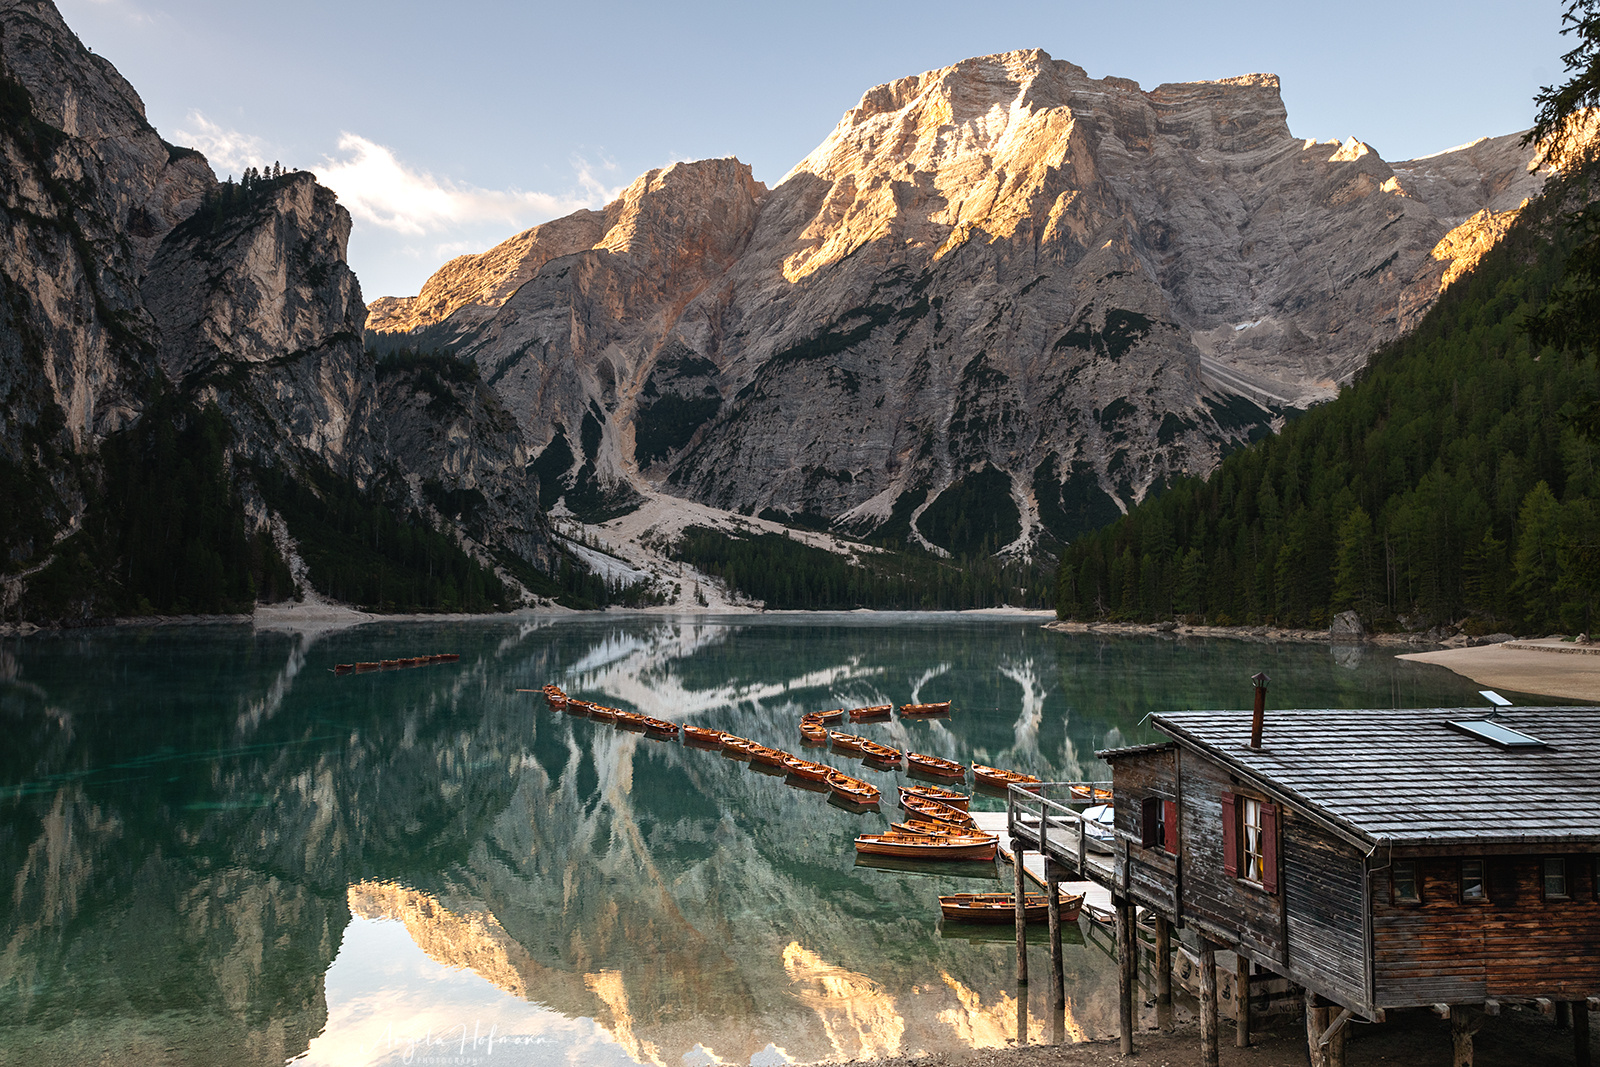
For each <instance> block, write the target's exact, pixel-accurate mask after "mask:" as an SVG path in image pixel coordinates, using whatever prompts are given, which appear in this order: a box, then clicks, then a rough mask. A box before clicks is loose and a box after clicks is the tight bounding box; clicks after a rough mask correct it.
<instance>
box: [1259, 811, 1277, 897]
mask: <svg viewBox="0 0 1600 1067" xmlns="http://www.w3.org/2000/svg"><path fill="white" fill-rule="evenodd" d="M1261 888H1262V889H1265V890H1266V891H1267V892H1269V893H1276V892H1277V891H1278V805H1276V804H1274V803H1272V802H1271V801H1267V800H1263V801H1262V802H1261Z"/></svg>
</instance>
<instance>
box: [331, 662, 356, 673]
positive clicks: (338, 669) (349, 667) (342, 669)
mask: <svg viewBox="0 0 1600 1067" xmlns="http://www.w3.org/2000/svg"><path fill="white" fill-rule="evenodd" d="M355 669H356V665H355V664H354V663H335V664H334V665H333V673H334V674H349V673H350V672H351V671H353V670H355Z"/></svg>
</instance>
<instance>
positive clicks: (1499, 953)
mask: <svg viewBox="0 0 1600 1067" xmlns="http://www.w3.org/2000/svg"><path fill="white" fill-rule="evenodd" d="M1270 719H1271V721H1270V723H1268V725H1267V728H1266V729H1265V730H1264V731H1262V730H1261V729H1260V726H1259V725H1258V726H1257V731H1258V732H1256V733H1255V734H1254V735H1253V734H1252V723H1251V716H1250V715H1249V714H1248V713H1246V714H1242V715H1241V714H1239V713H1229V712H1184V713H1177V714H1168V715H1157V716H1154V717H1152V719H1151V722H1152V723H1153V724H1154V726H1155V727H1156V728H1157V729H1159V730H1161V731H1162V732H1163V733H1165V734H1166V735H1168V737H1169V738H1171V740H1169V741H1166V742H1163V743H1159V744H1152V745H1142V746H1138V747H1133V748H1124V749H1117V750H1112V751H1108V752H1103V753H1101V754H1100V755H1101V756H1102V758H1104V759H1106V760H1107V761H1108V762H1109V763H1110V764H1111V766H1112V769H1113V789H1114V793H1115V802H1114V803H1115V821H1116V840H1115V843H1114V845H1113V854H1112V855H1110V856H1101V857H1094V856H1092V854H1087V853H1084V852H1082V851H1081V850H1080V849H1079V847H1078V835H1077V834H1076V833H1075V832H1059V833H1058V832H1056V831H1055V830H1054V829H1053V827H1054V826H1056V825H1059V826H1062V827H1063V828H1064V830H1068V831H1070V830H1071V829H1072V828H1073V824H1074V823H1075V822H1076V816H1075V814H1074V813H1073V811H1072V809H1071V807H1070V806H1068V805H1063V804H1057V803H1052V802H1050V800H1049V797H1050V788H1051V787H1049V786H1044V787H1041V788H1040V789H1037V790H1035V791H1034V793H1035V797H1036V798H1037V799H1035V798H1030V797H1029V796H1028V794H1026V793H1023V792H1021V791H1018V790H1013V792H1012V803H1011V833H1012V837H1013V844H1014V845H1016V846H1018V847H1025V848H1029V849H1037V848H1038V847H1039V844H1040V842H1039V827H1040V825H1041V821H1040V818H1039V816H1044V817H1045V819H1044V823H1043V825H1044V826H1045V829H1046V834H1045V836H1046V841H1045V847H1044V851H1045V852H1046V855H1047V857H1048V859H1049V861H1050V862H1049V867H1050V870H1051V873H1052V875H1053V876H1059V877H1061V878H1063V879H1071V878H1076V877H1080V876H1081V877H1086V878H1092V879H1094V880H1095V881H1098V882H1101V883H1102V884H1104V885H1106V886H1107V888H1109V889H1110V890H1111V892H1112V894H1113V899H1114V902H1115V904H1116V909H1115V910H1116V913H1117V914H1116V917H1117V922H1118V927H1119V929H1118V943H1119V949H1120V950H1122V951H1123V953H1124V955H1126V956H1131V955H1132V954H1133V953H1132V952H1131V951H1128V950H1129V948H1130V947H1131V946H1136V945H1137V944H1138V940H1137V933H1138V932H1137V930H1136V929H1134V928H1133V924H1134V915H1135V912H1134V909H1135V907H1136V906H1137V907H1138V908H1142V909H1145V911H1146V913H1147V914H1148V915H1149V916H1150V917H1152V918H1153V920H1154V927H1155V934H1156V941H1157V946H1156V948H1157V952H1156V956H1157V959H1158V960H1159V961H1160V962H1159V963H1158V965H1157V971H1158V973H1157V975H1156V977H1155V982H1156V993H1157V997H1158V1000H1159V999H1160V998H1161V997H1162V996H1163V995H1169V993H1170V967H1171V959H1172V956H1171V951H1170V942H1169V940H1168V939H1169V938H1170V936H1171V932H1172V930H1173V929H1174V927H1181V928H1183V929H1184V930H1185V931H1187V932H1188V933H1189V935H1190V936H1189V938H1188V939H1189V940H1190V941H1191V943H1197V945H1198V948H1199V957H1200V969H1201V972H1202V973H1201V974H1200V986H1201V990H1202V997H1201V1016H1202V1020H1201V1038H1202V1042H1203V1044H1204V1045H1205V1053H1206V1059H1207V1062H1210V1063H1215V1062H1216V1059H1215V1056H1216V1039H1217V1030H1216V1018H1217V1003H1218V997H1217V995H1216V990H1217V980H1216V970H1215V968H1216V963H1215V953H1216V952H1217V951H1218V950H1220V949H1228V950H1231V951H1232V952H1234V953H1235V954H1236V955H1237V957H1238V961H1239V964H1238V968H1239V969H1238V975H1237V979H1238V981H1239V982H1240V983H1241V984H1247V986H1248V987H1256V986H1259V985H1261V984H1264V983H1265V982H1267V981H1268V980H1270V979H1271V978H1272V977H1273V976H1281V978H1287V979H1289V980H1290V981H1292V982H1294V983H1295V984H1296V985H1298V986H1300V987H1301V988H1302V989H1303V990H1304V991H1305V1005H1306V1008H1307V1009H1308V1019H1307V1035H1308V1040H1309V1042H1310V1049H1311V1054H1312V1062H1313V1063H1314V1064H1336V1063H1342V1062H1343V1039H1344V1035H1345V1033H1346V1032H1347V1030H1346V1028H1347V1024H1348V1023H1349V1022H1350V1021H1351V1020H1353V1019H1354V1020H1361V1021H1367V1022H1381V1021H1383V1020H1384V1018H1385V1013H1386V1012H1387V1011H1392V1010H1394V1009H1398V1008H1412V1007H1434V1008H1436V1009H1437V1010H1438V1011H1440V1013H1441V1014H1448V1016H1449V1018H1450V1019H1451V1022H1452V1033H1453V1036H1454V1038H1455V1043H1456V1057H1457V1058H1456V1061H1455V1062H1457V1063H1470V1062H1471V1057H1472V1048H1471V1046H1472V1033H1473V1032H1474V1031H1475V1030H1477V1029H1478V1028H1479V1027H1480V1026H1482V1025H1484V1023H1485V1020H1484V1019H1483V1018H1482V1016H1483V1015H1486V1014H1487V1015H1493V1014H1496V1013H1497V1012H1498V1010H1499V1006H1500V1004H1501V1003H1502V1002H1507V1001H1531V1000H1534V999H1535V998H1543V999H1546V1000H1548V1001H1550V1002H1554V1004H1555V1008H1556V1011H1557V1019H1558V1023H1560V1024H1562V1025H1571V1027H1572V1029H1573V1030H1574V1032H1575V1039H1576V1062H1578V1063H1580V1064H1587V1063H1588V1062H1589V1040H1588V1026H1589V1018H1588V1011H1587V998H1588V997H1590V996H1591V995H1594V994H1597V993H1600V867H1597V862H1600V856H1597V854H1600V731H1597V729H1596V728H1597V727H1600V709H1595V708H1516V709H1506V710H1502V711H1500V712H1498V713H1497V714H1496V715H1495V716H1494V717H1492V718H1489V719H1485V718H1483V713H1482V712H1479V711H1464V710H1451V709H1443V710H1408V711H1402V712H1393V711H1283V712H1276V713H1274V714H1273V715H1272V716H1271V717H1270ZM1257 722H1258V724H1259V722H1260V720H1259V718H1258V720H1257ZM1052 835H1053V836H1052ZM1080 857H1081V859H1080ZM1084 861H1087V862H1084ZM1080 863H1081V864H1082V865H1081V866H1080ZM1163 971H1164V972H1165V973H1162V972H1163ZM1122 974H1123V976H1124V978H1123V988H1122V990H1121V997H1122V1001H1123V1004H1122V1027H1123V1043H1124V1049H1125V1051H1126V1050H1129V1049H1131V1041H1132V1026H1133V1023H1132V1019H1133V988H1132V987H1133V981H1134V967H1133V965H1132V963H1131V962H1128V963H1125V964H1124V965H1123V967H1122ZM1249 1014H1250V1006H1249V998H1247V997H1243V998H1238V999H1237V1000H1236V1004H1235V1015H1236V1018H1237V1019H1238V1026H1239V1034H1238V1039H1239V1042H1240V1043H1241V1044H1243V1043H1246V1042H1247V1041H1248V1033H1249ZM1491 1025H1492V1024H1491Z"/></svg>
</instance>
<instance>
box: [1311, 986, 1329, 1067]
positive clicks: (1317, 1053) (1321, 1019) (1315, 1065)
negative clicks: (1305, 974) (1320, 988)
mask: <svg viewBox="0 0 1600 1067" xmlns="http://www.w3.org/2000/svg"><path fill="white" fill-rule="evenodd" d="M1327 1015H1328V1012H1327V1010H1326V1009H1325V1008H1321V1007H1319V1006H1318V1005H1317V995H1316V994H1315V993H1313V992H1311V990H1309V989H1308V990H1306V1051H1307V1054H1308V1056H1309V1058H1310V1061H1311V1067H1328V1050H1327V1046H1326V1045H1324V1044H1323V1043H1322V1032H1323V1031H1324V1030H1326V1029H1327V1025H1328V1024H1327Z"/></svg>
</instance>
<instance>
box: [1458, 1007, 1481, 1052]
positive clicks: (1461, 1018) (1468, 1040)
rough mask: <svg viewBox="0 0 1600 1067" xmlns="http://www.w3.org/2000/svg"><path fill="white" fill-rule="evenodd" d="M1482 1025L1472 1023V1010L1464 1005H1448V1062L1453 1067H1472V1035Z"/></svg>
mask: <svg viewBox="0 0 1600 1067" xmlns="http://www.w3.org/2000/svg"><path fill="white" fill-rule="evenodd" d="M1481 1025H1482V1023H1481V1022H1478V1023H1476V1024H1475V1023H1474V1020H1473V1018H1472V1009H1471V1008H1469V1007H1467V1006H1466V1005H1464V1004H1452V1005H1450V1044H1451V1052H1450V1062H1451V1064H1452V1065H1453V1067H1472V1035H1473V1034H1475V1033H1477V1032H1478V1027H1479V1026H1481Z"/></svg>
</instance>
